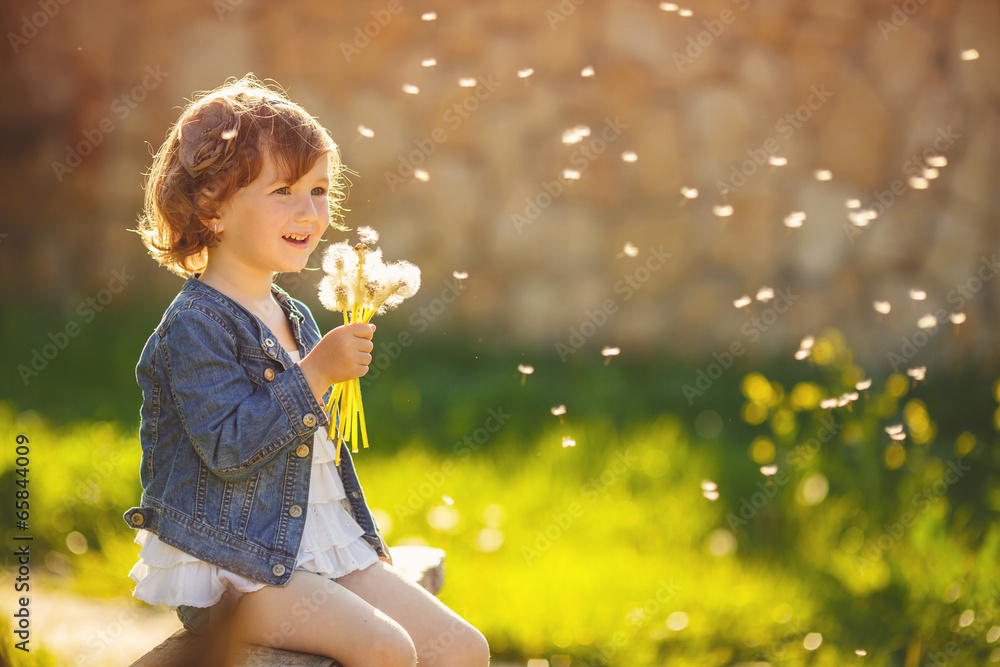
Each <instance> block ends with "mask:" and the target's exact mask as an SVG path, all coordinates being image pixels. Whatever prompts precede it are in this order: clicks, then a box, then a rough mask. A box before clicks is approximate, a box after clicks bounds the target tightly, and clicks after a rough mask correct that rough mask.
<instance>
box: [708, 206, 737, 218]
mask: <svg viewBox="0 0 1000 667" xmlns="http://www.w3.org/2000/svg"><path fill="white" fill-rule="evenodd" d="M712 213H714V214H715V215H717V216H718V217H720V218H728V217H729V216H731V215H732V214H733V205H732V204H725V205H721V206H720V205H718V204H717V205H715V206H713V207H712Z"/></svg>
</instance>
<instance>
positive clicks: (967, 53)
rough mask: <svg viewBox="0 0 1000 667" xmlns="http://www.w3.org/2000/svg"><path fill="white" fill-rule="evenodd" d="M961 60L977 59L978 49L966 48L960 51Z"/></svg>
mask: <svg viewBox="0 0 1000 667" xmlns="http://www.w3.org/2000/svg"><path fill="white" fill-rule="evenodd" d="M961 58H962V60H979V51H977V50H976V49H966V50H964V51H962V56H961Z"/></svg>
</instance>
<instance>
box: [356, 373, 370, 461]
mask: <svg viewBox="0 0 1000 667" xmlns="http://www.w3.org/2000/svg"><path fill="white" fill-rule="evenodd" d="M355 382H356V385H355V391H356V393H357V397H356V398H357V400H358V415H359V416H360V417H361V442H362V443H363V444H364V446H365V449H368V427H367V426H366V425H365V405H364V403H362V402H361V382H360V381H359V380H355Z"/></svg>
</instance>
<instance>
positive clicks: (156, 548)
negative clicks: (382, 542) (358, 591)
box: [129, 427, 378, 607]
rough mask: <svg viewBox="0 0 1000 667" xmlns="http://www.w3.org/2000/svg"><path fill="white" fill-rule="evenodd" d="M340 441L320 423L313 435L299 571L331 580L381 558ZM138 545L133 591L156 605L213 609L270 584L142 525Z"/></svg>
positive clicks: (299, 554)
mask: <svg viewBox="0 0 1000 667" xmlns="http://www.w3.org/2000/svg"><path fill="white" fill-rule="evenodd" d="M335 448H336V445H334V444H333V443H332V442H330V440H329V438H328V435H327V430H326V428H324V427H320V428H319V429H317V431H316V435H315V437H314V439H313V452H312V456H313V458H312V467H311V469H310V481H309V504H308V508H307V510H306V523H305V526H304V527H303V533H302V541H301V543H300V544H299V551H298V554H297V555H296V561H295V569H296V570H306V571H309V572H315V573H317V574H319V575H321V576H324V577H326V578H328V579H336V578H338V577H342V576H344V575H345V574H348V573H349V572H353V571H354V570H361V569H364V568H366V567H368V566H369V565H371V564H372V563H374V562H376V561H377V560H378V554H377V553H376V552H375V549H374V548H373V547H372V546H371V545H370V544H368V542H366V541H365V540H364V539H362V537H361V536H362V535H364V529H363V528H361V526H359V525H358V522H357V521H355V520H354V517H353V516H352V515H351V511H350V505H349V503H348V501H347V496H346V494H345V492H344V485H343V482H342V481H341V479H340V475H339V474H338V472H337V468H336V466H334V465H333V460H334V454H335V451H336V450H335ZM135 543H136V544H139V545H140V546H141V547H142V548H141V549H140V551H139V560H138V561H137V562H136V564H135V565H134V566H133V567H132V570H131V571H130V572H129V577H130V578H131V579H132V581H134V582H135V584H136V586H135V590H134V591H133V592H132V595H133V596H134V597H136V598H138V599H140V600H143V601H145V602H148V603H149V604H153V605H161V606H168V607H177V606H179V605H188V606H191V607H211V606H212V605H214V604H215V603H216V602H218V601H219V600H220V599H221V598H222V595H223V593H224V592H226V591H228V592H229V593H230V594H231V595H233V596H234V597H237V598H238V597H240V596H241V595H243V594H244V593H250V592H253V591H258V590H260V589H262V588H264V586H266V584H263V583H261V582H257V581H253V580H251V579H248V578H246V577H243V576H241V575H239V574H236V573H235V572H230V571H229V570H225V569H223V568H221V567H219V566H217V565H213V564H211V563H207V562H205V561H202V560H200V559H198V558H197V557H195V556H192V555H191V554H188V553H186V552H184V551H181V550H180V549H178V548H176V547H174V546H172V545H170V544H167V543H166V542H163V541H161V540H160V539H159V537H158V536H157V535H156V534H155V533H152V532H150V531H148V530H145V529H140V530H139V531H138V534H137V535H136V537H135Z"/></svg>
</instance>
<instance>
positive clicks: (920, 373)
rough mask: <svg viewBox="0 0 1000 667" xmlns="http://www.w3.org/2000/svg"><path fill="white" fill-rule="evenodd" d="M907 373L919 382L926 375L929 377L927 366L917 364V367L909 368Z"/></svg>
mask: <svg viewBox="0 0 1000 667" xmlns="http://www.w3.org/2000/svg"><path fill="white" fill-rule="evenodd" d="M906 374H907V375H909V376H910V377H911V378H913V379H914V380H916V381H917V382H920V381H921V380H923V379H924V378H925V377H927V367H926V366H917V367H916V368H908V369H907V370H906Z"/></svg>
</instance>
